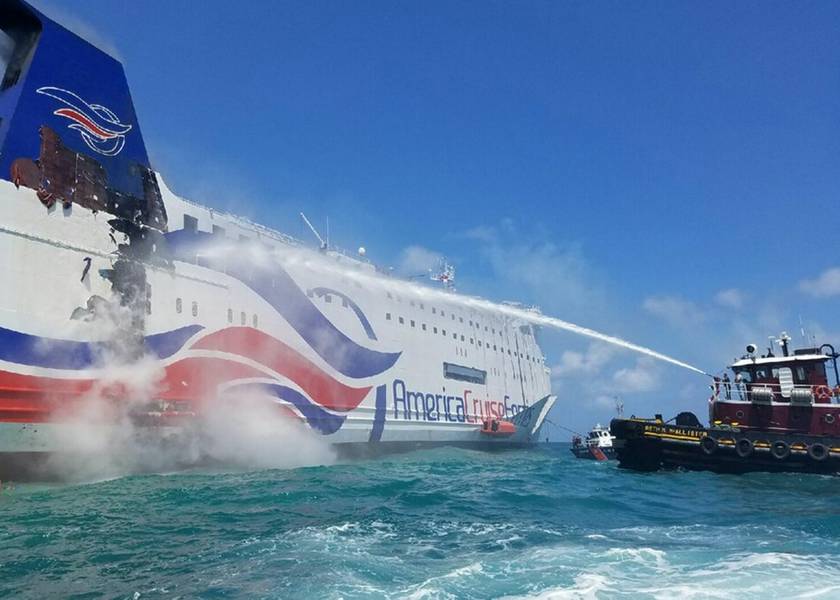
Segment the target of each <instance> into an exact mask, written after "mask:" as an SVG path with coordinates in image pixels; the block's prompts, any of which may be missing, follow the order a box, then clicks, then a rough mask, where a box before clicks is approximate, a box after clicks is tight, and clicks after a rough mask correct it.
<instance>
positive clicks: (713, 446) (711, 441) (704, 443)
mask: <svg viewBox="0 0 840 600" xmlns="http://www.w3.org/2000/svg"><path fill="white" fill-rule="evenodd" d="M717 447H718V443H717V440H716V439H715V438H713V437H709V436H708V435H707V436H705V437H704V438H703V439H702V440H700V449H701V450H702V451H703V454H705V455H706V456H711V455H712V454H714V453H715V450H717Z"/></svg>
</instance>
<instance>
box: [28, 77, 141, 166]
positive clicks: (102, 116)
mask: <svg viewBox="0 0 840 600" xmlns="http://www.w3.org/2000/svg"><path fill="white" fill-rule="evenodd" d="M37 92H38V93H39V94H44V95H45V96H49V97H51V98H55V99H56V100H58V101H59V102H61V103H62V104H65V105H66V107H64V108H59V109H58V110H56V111H54V112H53V114H54V115H58V116H59V117H66V118H68V119H70V120H71V121H73V123H71V124H70V125H68V126H67V127H68V128H70V129H75V130H76V131H78V132H79V135H81V136H82V139H83V140H84V142H85V144H87V145H88V148H90V149H91V150H93V151H94V152H97V153H99V154H103V155H105V156H116V155H117V154H119V153H120V152H121V151H122V149H123V146H124V145H125V134H126V133H128V132H129V131H131V125H128V124H126V123H121V122H120V119H119V117H117V115H115V114H114V113H113V112H112V111H110V110H109V109H107V108H105V107H104V106H101V105H99V104H88V103H87V102H85V101H84V100H82V99H81V98H79V96H77V95H76V94H74V93H73V92H70V91H68V90H63V89H61V88H57V87H42V88H38V90H37Z"/></svg>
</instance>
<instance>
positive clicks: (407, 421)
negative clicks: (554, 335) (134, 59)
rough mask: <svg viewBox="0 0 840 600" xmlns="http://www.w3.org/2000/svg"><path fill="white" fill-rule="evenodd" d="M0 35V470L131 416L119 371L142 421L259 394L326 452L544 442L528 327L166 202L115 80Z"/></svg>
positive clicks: (539, 379)
mask: <svg viewBox="0 0 840 600" xmlns="http://www.w3.org/2000/svg"><path fill="white" fill-rule="evenodd" d="M0 29H2V31H3V32H4V35H5V39H4V40H3V41H4V42H5V45H6V46H8V47H10V48H11V50H10V51H9V52H8V56H7V57H6V58H7V60H6V70H5V74H4V77H3V81H2V89H0V178H2V179H1V180H0V252H1V253H2V256H3V260H2V262H0V269H2V275H3V280H4V282H5V285H4V286H2V287H1V288H0V452H2V453H39V452H60V451H62V448H61V447H60V444H58V443H57V442H56V440H58V439H60V436H56V435H53V433H54V432H55V430H56V428H61V427H62V418H63V416H64V415H66V414H67V413H68V412H72V409H73V406H74V405H75V404H77V403H78V402H80V401H82V400H84V399H86V398H89V397H90V396H91V395H94V394H95V395H97V396H101V397H105V398H107V399H108V400H109V401H113V403H114V404H115V405H119V404H121V403H125V402H132V401H134V400H135V398H130V397H129V396H131V395H132V394H133V392H132V391H131V390H129V389H128V388H127V386H126V385H125V384H124V383H123V382H120V381H113V377H112V376H111V371H112V367H113V366H114V365H120V366H124V365H130V364H132V362H134V361H145V362H148V361H149V360H151V361H154V362H155V363H156V364H155V367H156V375H155V378H154V382H153V383H154V385H153V386H151V391H148V390H146V392H145V394H146V396H148V397H146V398H143V405H142V406H140V407H134V408H135V409H137V410H140V411H141V412H142V411H143V410H145V409H144V408H143V407H144V406H145V407H146V408H148V411H147V412H148V414H156V415H164V416H165V415H174V416H181V417H183V416H184V415H190V414H196V413H200V412H201V411H202V410H205V409H206V408H207V407H208V406H210V401H211V400H213V401H215V400H216V399H217V398H218V397H219V396H224V395H226V394H230V395H232V396H235V395H236V394H237V393H240V392H254V393H258V394H259V395H260V396H261V397H268V398H271V401H272V402H273V403H274V404H276V406H277V407H278V408H282V409H283V410H284V411H286V412H287V413H288V414H289V415H290V416H293V417H294V418H296V419H299V420H301V421H303V422H305V423H306V424H307V426H308V427H310V428H311V429H312V430H314V431H316V432H318V433H320V434H322V435H325V436H328V437H329V439H330V441H332V442H335V443H355V442H365V443H368V442H380V443H386V442H396V443H406V442H408V443H417V442H422V443H475V444H503V443H504V444H521V443H529V442H531V441H532V440H536V439H537V436H538V432H539V428H540V426H541V425H542V422H543V419H544V418H545V415H546V413H547V412H548V410H549V409H550V407H551V405H552V403H553V401H554V397H553V396H552V395H551V390H550V379H549V372H548V369H547V368H546V366H545V357H544V356H543V353H542V351H541V349H540V346H539V344H538V341H537V339H536V338H537V332H536V331H535V327H534V326H533V325H532V324H531V323H529V322H528V321H527V320H521V319H517V318H514V317H511V316H509V314H508V313H506V312H505V311H501V310H498V311H496V310H492V309H490V308H487V307H486V304H484V305H482V304H479V303H470V302H465V301H464V298H463V297H462V296H459V295H457V294H455V293H454V292H442V291H435V292H434V293H432V292H430V291H429V290H428V289H424V288H423V287H421V286H417V285H412V284H409V283H406V282H402V281H398V280H396V279H394V278H393V277H391V276H389V275H388V274H387V272H383V271H382V270H380V269H377V268H376V267H375V266H374V265H373V264H371V263H370V262H369V261H367V260H366V259H364V258H362V257H353V256H348V255H345V254H342V253H339V252H335V251H333V250H331V249H330V248H327V247H322V248H320V249H319V250H314V249H309V248H307V247H306V246H305V245H304V244H302V243H300V242H298V241H297V240H294V239H293V238H291V237H289V236H287V235H284V234H282V233H279V232H276V231H273V230H271V229H269V228H266V227H263V226H260V225H257V224H254V223H252V222H250V221H248V220H245V219H242V218H238V217H235V216H233V215H228V214H225V213H222V212H219V211H216V210H213V209H211V208H208V207H203V206H200V205H198V204H195V203H193V202H190V201H188V200H186V199H183V198H180V197H178V196H177V195H176V194H174V193H173V192H172V191H170V190H169V188H168V187H167V186H166V185H165V184H164V182H163V180H162V179H161V177H160V175H159V174H157V173H155V172H154V171H153V170H152V168H151V166H150V164H149V161H148V157H147V153H146V150H145V146H144V143H143V139H142V136H141V133H140V128H139V125H138V122H137V116H136V114H135V112H134V107H133V105H132V101H131V97H130V95H129V92H128V87H127V84H126V80H125V76H124V73H123V70H122V66H121V65H120V64H119V62H118V61H116V60H114V59H113V58H111V57H110V56H108V55H107V54H105V53H103V52H102V51H100V50H98V49H97V48H95V47H93V46H91V45H90V44H88V43H87V42H85V41H84V40H82V39H81V38H79V37H78V36H76V35H75V34H73V33H71V32H69V31H67V30H66V29H64V28H62V27H61V26H60V25H57V24H56V23H54V22H52V21H51V20H49V19H48V18H47V17H45V16H44V15H43V14H41V13H40V12H38V11H37V10H35V9H33V8H32V7H30V6H29V5H27V4H26V3H24V2H22V1H18V0H6V1H3V2H2V3H0ZM488 419H491V420H499V421H505V422H509V423H512V424H514V430H515V431H514V432H512V433H511V432H510V431H508V430H507V427H508V426H505V430H506V431H507V432H508V433H506V435H504V436H492V435H487V434H486V432H485V433H482V428H483V427H482V426H483V425H485V426H484V429H488V427H487V426H486V423H487V420H488Z"/></svg>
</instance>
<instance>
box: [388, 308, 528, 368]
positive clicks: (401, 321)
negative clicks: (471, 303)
mask: <svg viewBox="0 0 840 600" xmlns="http://www.w3.org/2000/svg"><path fill="white" fill-rule="evenodd" d="M385 320H386V321H391V320H392V319H391V313H385ZM397 320H398V321H399V324H400V325H405V318H404V317H397ZM409 324H410V326H411V327H417V323H416V321H414V319H409ZM420 329H421V330H422V331H428V327H427V326H426V324H425V323H421V324H420ZM432 333H435V334H436V333H438V328H437V326H432ZM500 333H501V332H500ZM440 334H441V335H442V336H444V337H447V334H446V329H440ZM459 338H460V340H461V341H462V342H466V341H467V338H466V336H465V335H464V334H460V335H459V334H458V333H455V332H453V333H452V339H454V340H458V339H459ZM469 342H470V344H472V345H473V346H475V345H477V346H478V347H479V348H487V349H488V350H489V349H490V348H491V346H492V348H493V351H494V352H501V353H502V354H504V353H505V352H507V354H508V356H515V357H516V358H521V359H524V360H527V361H530V362H533V363H538V362H541V361H542V360H543V359H541V358H538V357H536V356H531V355H530V354H525V353H522V352H518V351H515V350H514V351H513V352H511V350H510V348H507V349H505V348H502V347H501V346H499V345H498V344H491V343H490V342H485V341H482V340H476V338H472V337H471V338H469Z"/></svg>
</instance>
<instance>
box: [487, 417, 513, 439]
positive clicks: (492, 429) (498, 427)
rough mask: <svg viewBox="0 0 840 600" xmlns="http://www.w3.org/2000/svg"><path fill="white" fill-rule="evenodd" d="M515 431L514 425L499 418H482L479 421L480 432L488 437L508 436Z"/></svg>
mask: <svg viewBox="0 0 840 600" xmlns="http://www.w3.org/2000/svg"><path fill="white" fill-rule="evenodd" d="M514 433H516V425H514V424H513V423H511V422H510V421H502V420H501V419H484V421H483V422H482V423H481V434H482V435H486V436H488V437H510V436H512V435H513V434H514Z"/></svg>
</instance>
